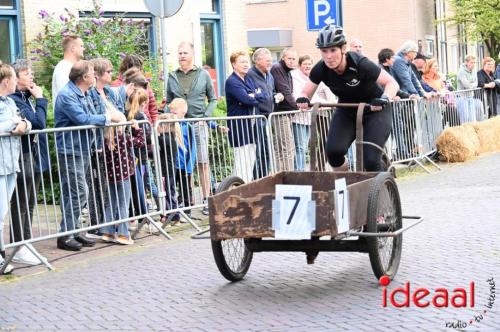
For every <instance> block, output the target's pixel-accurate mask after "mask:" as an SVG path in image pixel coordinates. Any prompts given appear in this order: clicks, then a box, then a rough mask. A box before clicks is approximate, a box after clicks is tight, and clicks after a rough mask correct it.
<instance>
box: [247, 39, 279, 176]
mask: <svg viewBox="0 0 500 332" xmlns="http://www.w3.org/2000/svg"><path fill="white" fill-rule="evenodd" d="M252 60H253V62H254V65H253V67H252V68H250V70H249V71H248V74H247V75H248V76H249V77H251V78H252V79H253V81H254V82H255V86H256V87H257V88H259V89H260V91H261V92H262V94H263V95H264V96H265V100H264V101H259V105H258V106H257V108H258V114H259V115H264V116H265V117H266V118H267V117H269V114H271V113H272V112H273V110H274V106H275V99H276V102H280V101H282V100H283V98H284V97H283V95H282V94H281V93H275V89H274V78H273V75H272V74H271V67H272V65H273V59H272V56H271V51H269V50H268V49H267V48H258V49H256V50H255V52H254V53H253V55H252ZM265 126H266V122H265V121H262V119H257V121H256V123H255V127H256V130H255V132H256V135H257V153H256V155H257V159H256V163H255V167H254V172H253V174H254V178H255V179H259V178H261V177H264V176H267V175H268V173H269V165H270V162H269V161H270V154H269V149H268V145H267V135H266V130H265Z"/></svg>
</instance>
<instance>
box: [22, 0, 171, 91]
mask: <svg viewBox="0 0 500 332" xmlns="http://www.w3.org/2000/svg"><path fill="white" fill-rule="evenodd" d="M93 3H94V8H93V11H92V13H91V15H89V16H86V17H78V16H77V15H75V13H73V12H71V11H70V10H68V9H64V14H61V15H59V16H57V15H56V14H51V13H48V12H47V11H45V10H41V11H40V12H39V17H40V19H41V20H42V23H43V30H42V32H40V33H39V34H38V35H37V36H36V37H35V39H34V40H33V41H32V42H31V44H30V50H31V51H30V53H31V56H32V57H31V60H32V61H34V62H35V65H36V69H37V82H38V83H39V84H40V85H42V86H44V87H45V88H46V89H47V90H50V88H51V80H52V72H53V70H54V67H55V65H56V64H57V63H58V62H59V61H60V60H61V59H62V58H63V49H62V40H63V38H64V37H65V36H68V35H76V36H79V37H81V38H82V40H83V42H84V45H85V54H84V56H85V58H86V59H94V58H98V57H103V58H107V59H109V60H110V61H111V62H112V63H113V66H114V68H115V73H116V72H117V69H118V66H119V64H120V62H121V60H122V58H123V57H124V56H125V55H126V54H137V55H140V56H142V57H143V58H144V59H145V68H144V69H145V74H146V77H147V78H148V79H150V83H151V85H152V87H153V90H155V92H156V93H158V92H160V95H161V87H160V82H159V75H158V73H160V71H159V70H158V68H157V65H158V62H157V61H156V59H154V58H151V57H150V56H149V48H148V38H147V27H146V26H145V24H144V22H143V21H134V20H132V19H127V18H124V17H122V16H114V17H104V16H103V14H104V13H103V11H102V10H101V6H100V3H99V2H98V1H97V0H94V2H93Z"/></svg>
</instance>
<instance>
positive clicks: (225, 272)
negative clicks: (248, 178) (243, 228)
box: [212, 176, 253, 282]
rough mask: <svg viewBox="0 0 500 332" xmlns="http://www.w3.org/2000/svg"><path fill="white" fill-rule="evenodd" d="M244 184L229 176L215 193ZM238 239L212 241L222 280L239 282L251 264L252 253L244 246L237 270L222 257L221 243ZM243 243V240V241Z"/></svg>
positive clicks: (239, 179)
mask: <svg viewBox="0 0 500 332" xmlns="http://www.w3.org/2000/svg"><path fill="white" fill-rule="evenodd" d="M242 184H244V182H243V180H242V179H241V178H239V177H237V176H229V177H227V178H224V179H223V180H222V182H221V183H220V184H219V186H218V187H217V192H216V193H221V192H223V191H225V190H228V189H230V188H231V187H234V186H235V185H236V186H239V185H242ZM232 240H239V239H230V240H212V253H213V255H214V260H215V264H216V265H217V268H218V269H219V272H220V273H221V274H222V276H223V277H224V278H226V279H227V280H229V281H231V282H235V281H240V280H241V279H243V278H244V277H245V275H246V274H247V272H248V269H249V268H250V265H251V263H252V258H253V253H252V252H251V251H250V250H248V248H247V247H246V245H245V246H244V252H243V255H242V259H241V264H240V265H239V267H240V268H239V270H238V271H234V270H233V269H232V268H231V267H230V266H229V264H228V262H227V259H226V256H225V255H224V250H223V241H232ZM243 241H244V240H243Z"/></svg>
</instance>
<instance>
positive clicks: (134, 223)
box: [128, 220, 139, 232]
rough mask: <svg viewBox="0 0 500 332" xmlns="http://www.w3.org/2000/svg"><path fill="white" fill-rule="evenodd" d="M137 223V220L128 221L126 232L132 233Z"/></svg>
mask: <svg viewBox="0 0 500 332" xmlns="http://www.w3.org/2000/svg"><path fill="white" fill-rule="evenodd" d="M138 223H139V222H138V221H137V220H131V221H129V222H128V230H129V231H130V232H133V231H135V230H137V224H138Z"/></svg>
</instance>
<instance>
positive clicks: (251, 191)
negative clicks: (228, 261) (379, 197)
mask: <svg viewBox="0 0 500 332" xmlns="http://www.w3.org/2000/svg"><path fill="white" fill-rule="evenodd" d="M375 175H376V173H352V172H346V173H344V172H338V173H333V172H280V173H277V174H275V175H273V176H268V177H265V178H263V179H259V180H257V181H254V182H251V183H249V184H245V185H242V186H239V187H235V188H233V189H231V190H227V191H225V192H222V193H219V194H217V195H214V196H212V197H209V199H208V205H209V209H210V216H209V222H210V229H211V230H210V233H211V238H212V239H213V240H222V239H229V238H262V237H273V236H274V231H273V230H272V200H273V199H274V197H275V196H274V195H275V186H276V184H296V185H312V186H313V200H315V201H316V231H315V232H314V233H313V236H324V235H332V236H334V235H337V225H336V223H335V213H334V200H333V198H334V195H333V189H334V186H335V180H336V179H338V178H342V177H345V178H346V182H347V183H348V190H349V193H350V196H349V198H350V199H349V201H350V208H349V210H350V216H351V218H350V228H351V229H353V228H359V227H360V226H362V225H364V224H366V215H367V205H368V191H369V187H370V183H371V179H372V178H373V177H374V176H375Z"/></svg>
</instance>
